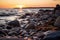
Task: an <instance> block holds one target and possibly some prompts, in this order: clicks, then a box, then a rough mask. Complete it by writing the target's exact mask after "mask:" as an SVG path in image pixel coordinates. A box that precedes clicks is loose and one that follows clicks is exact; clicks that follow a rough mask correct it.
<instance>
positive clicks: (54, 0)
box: [0, 0, 60, 8]
mask: <svg viewBox="0 0 60 40" xmlns="http://www.w3.org/2000/svg"><path fill="white" fill-rule="evenodd" d="M56 4H60V0H0V8H14V7H16V6H17V5H24V7H55V5H56Z"/></svg>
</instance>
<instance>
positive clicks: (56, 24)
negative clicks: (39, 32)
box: [54, 16, 60, 27]
mask: <svg viewBox="0 0 60 40" xmlns="http://www.w3.org/2000/svg"><path fill="white" fill-rule="evenodd" d="M54 26H56V27H60V16H59V17H58V18H57V19H56V21H55V23H54Z"/></svg>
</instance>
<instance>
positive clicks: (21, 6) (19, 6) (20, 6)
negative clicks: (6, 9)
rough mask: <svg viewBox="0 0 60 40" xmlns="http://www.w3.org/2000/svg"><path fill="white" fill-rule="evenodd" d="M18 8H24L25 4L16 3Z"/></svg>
mask: <svg viewBox="0 0 60 40" xmlns="http://www.w3.org/2000/svg"><path fill="white" fill-rule="evenodd" d="M16 7H17V8H23V7H24V5H16Z"/></svg>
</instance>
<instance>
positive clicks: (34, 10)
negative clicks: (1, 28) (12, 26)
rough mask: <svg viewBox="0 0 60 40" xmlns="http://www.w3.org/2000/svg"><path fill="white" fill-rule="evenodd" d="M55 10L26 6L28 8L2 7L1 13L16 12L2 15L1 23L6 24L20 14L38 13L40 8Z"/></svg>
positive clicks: (0, 17)
mask: <svg viewBox="0 0 60 40" xmlns="http://www.w3.org/2000/svg"><path fill="white" fill-rule="evenodd" d="M40 9H41V10H53V9H54V8H26V9H17V8H0V15H4V14H14V15H10V16H5V15H4V16H0V24H5V23H6V22H5V21H6V20H9V21H12V20H14V19H16V18H18V17H19V16H17V15H20V16H22V15H24V14H25V13H37V12H38V11H39V10H40Z"/></svg>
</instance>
